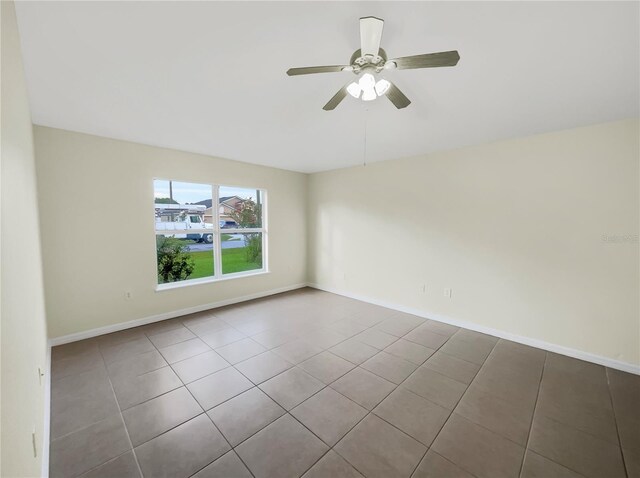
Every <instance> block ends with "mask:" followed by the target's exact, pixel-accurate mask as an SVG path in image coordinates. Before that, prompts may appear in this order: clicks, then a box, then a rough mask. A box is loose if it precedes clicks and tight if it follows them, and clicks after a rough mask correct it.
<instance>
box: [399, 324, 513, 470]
mask: <svg viewBox="0 0 640 478" xmlns="http://www.w3.org/2000/svg"><path fill="white" fill-rule="evenodd" d="M458 330H460V329H458ZM456 333H457V331H456V332H455V333H454V334H452V335H451V337H450V338H449V339H451V338H452V337H453V336H454V335H455V334H456ZM447 342H449V340H447ZM447 342H445V343H444V344H442V345H441V346H440V347H438V348H437V349H436V351H435V352H434V353H433V354H432V355H431V356H430V357H429V359H430V358H431V357H433V355H435V354H436V353H437V352H438V351H439V350H440V349H441V348H442V347H444V345H445V344H446V343H447ZM497 344H498V341H496V342H495V343H494V344H493V347H492V348H491V351H490V352H489V353H488V354H487V356H486V357H485V359H484V361H483V362H482V365H481V366H480V368H478V370H477V371H476V373H475V374H474V376H473V378H472V379H471V381H470V382H469V383H468V384H466V387H467V388H465V390H464V392H462V394H461V395H460V398H459V399H458V401H457V402H456V403H455V405H454V406H453V408H451V413H449V416H448V417H447V419H446V420H445V421H444V423H443V424H442V426H441V427H440V430H438V433H436V435H435V436H434V437H433V440H431V444H430V445H429V446H428V447H427V450H426V451H425V452H424V455H422V458H420V461H419V462H418V464H417V465H416V466H415V467H414V469H413V471H412V472H411V475H410V476H413V474H414V473H415V472H416V470H417V469H418V467H419V466H420V463H422V461H423V460H424V458H425V456H427V453H428V452H429V450H430V449H431V447H432V446H433V444H434V443H435V442H436V440H437V439H438V437H439V436H440V433H441V432H442V430H444V427H446V426H447V422H448V421H449V420H450V419H451V416H452V415H453V414H454V412H455V410H456V408H458V405H459V404H460V402H461V401H462V399H463V398H464V396H465V395H466V394H467V392H468V391H469V388H470V387H471V384H472V383H473V381H474V380H475V379H476V377H477V376H478V374H479V373H480V370H482V367H484V365H485V364H486V363H487V360H488V358H489V356H490V355H491V354H492V353H493V351H494V350H495V348H496V345H497ZM443 353H444V352H443ZM446 355H448V354H446ZM429 359H427V360H426V361H425V363H426V362H427V361H428V360H429ZM470 363H471V362H470ZM423 365H424V364H423ZM476 365H477V364H476ZM416 370H417V369H416ZM433 372H435V373H438V372H436V371H435V370H433ZM440 375H443V376H445V377H446V375H444V374H440ZM448 378H450V379H451V377H448ZM451 380H453V379H451ZM458 383H462V382H458ZM416 395H417V394H416ZM423 398H424V397H423ZM427 400H428V399H427ZM429 401H431V400H429ZM432 403H435V402H432ZM436 405H439V404H436ZM440 406H442V405H440ZM445 408H446V407H445ZM472 423H474V424H475V422H472ZM494 433H495V432H494ZM500 436H502V435H500ZM433 452H434V453H437V452H436V451H435V450H434V451H433ZM438 454H439V453H438ZM440 456H442V457H443V458H444V459H446V460H447V461H449V462H451V463H453V464H454V465H455V466H456V467H458V468H460V469H463V470H464V471H466V472H467V473H469V474H471V475H473V476H475V474H473V473H471V472H470V471H469V470H466V469H465V468H463V467H462V466H460V465H458V464H457V463H454V462H453V461H451V460H449V459H448V458H447V457H445V456H443V455H440Z"/></svg>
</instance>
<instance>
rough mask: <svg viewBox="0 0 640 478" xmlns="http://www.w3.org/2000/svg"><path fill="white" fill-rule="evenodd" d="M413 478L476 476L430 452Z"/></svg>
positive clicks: (470, 477)
mask: <svg viewBox="0 0 640 478" xmlns="http://www.w3.org/2000/svg"><path fill="white" fill-rule="evenodd" d="M411 478H474V476H473V475H472V474H471V473H467V472H466V471H464V470H463V469H462V468H460V467H459V466H458V465H455V464H453V463H451V462H450V461H449V460H447V459H446V458H444V457H443V456H440V455H438V454H437V453H436V452H435V451H433V450H429V451H428V452H427V454H426V455H425V456H424V458H423V459H422V461H421V462H420V464H419V465H418V468H416V471H415V472H414V474H413V475H411ZM547 478H550V477H547Z"/></svg>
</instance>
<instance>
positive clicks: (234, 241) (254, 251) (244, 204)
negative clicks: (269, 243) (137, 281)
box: [154, 179, 267, 286]
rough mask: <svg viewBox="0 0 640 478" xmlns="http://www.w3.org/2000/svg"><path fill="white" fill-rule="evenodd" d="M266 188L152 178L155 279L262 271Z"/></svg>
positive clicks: (164, 280) (198, 279)
mask: <svg viewBox="0 0 640 478" xmlns="http://www.w3.org/2000/svg"><path fill="white" fill-rule="evenodd" d="M265 204H266V191H264V190H262V189H253V188H239V187H231V186H221V185H216V184H213V185H210V184H197V183H184V182H178V181H170V180H161V179H156V180H154V209H155V235H156V263H157V278H158V285H160V286H162V285H163V284H168V283H176V282H178V283H197V282H205V281H213V280H219V279H223V278H225V279H226V278H231V277H236V276H242V275H246V274H251V273H256V272H264V271H266V254H265V252H266V247H265V243H266V236H267V231H266V228H265V219H264V216H265V209H266V208H265Z"/></svg>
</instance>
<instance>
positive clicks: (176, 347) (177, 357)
mask: <svg viewBox="0 0 640 478" xmlns="http://www.w3.org/2000/svg"><path fill="white" fill-rule="evenodd" d="M159 350H160V353H161V354H162V356H163V357H164V358H165V360H166V361H167V362H169V363H170V364H172V363H176V362H180V361H181V360H186V359H188V358H189V357H194V356H196V355H199V354H202V353H205V352H209V351H211V347H209V346H208V345H207V344H205V343H204V342H203V341H202V340H200V339H198V338H196V339H191V340H187V341H185V342H180V343H177V344H173V345H169V346H168V347H163V348H161V349H159Z"/></svg>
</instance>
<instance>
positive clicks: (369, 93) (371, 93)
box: [362, 88, 378, 101]
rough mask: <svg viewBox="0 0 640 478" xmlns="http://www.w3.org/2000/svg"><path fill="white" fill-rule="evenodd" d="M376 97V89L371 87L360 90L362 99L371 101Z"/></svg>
mask: <svg viewBox="0 0 640 478" xmlns="http://www.w3.org/2000/svg"><path fill="white" fill-rule="evenodd" d="M377 97H378V95H376V90H374V89H373V88H371V89H366V90H363V91H362V101H373V100H375V99H376V98H377Z"/></svg>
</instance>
